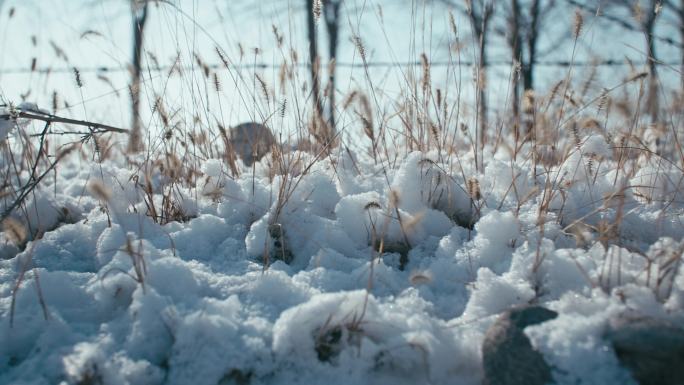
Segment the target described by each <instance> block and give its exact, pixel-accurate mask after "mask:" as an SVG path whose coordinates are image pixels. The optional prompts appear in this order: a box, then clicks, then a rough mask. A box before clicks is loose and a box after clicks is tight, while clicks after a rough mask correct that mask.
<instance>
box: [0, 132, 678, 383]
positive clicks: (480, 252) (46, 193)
mask: <svg viewBox="0 0 684 385" xmlns="http://www.w3.org/2000/svg"><path fill="white" fill-rule="evenodd" d="M608 149H609V147H608V145H607V144H606V141H605V139H604V138H603V137H599V136H592V137H589V138H587V139H586V140H584V141H583V142H582V143H581V145H580V147H579V148H577V149H574V153H573V154H571V155H570V156H569V157H568V159H567V160H566V161H565V163H564V164H563V165H562V166H561V167H558V168H557V169H554V170H551V177H552V178H553V179H552V180H549V181H548V183H549V184H552V185H554V187H555V190H553V191H562V194H560V193H559V194H558V195H557V196H552V197H550V198H549V200H548V201H547V202H548V203H549V207H550V211H549V212H548V215H546V216H544V217H543V218H540V216H539V207H540V205H542V204H544V203H545V202H544V201H542V199H545V198H542V197H541V195H538V194H534V192H535V191H536V189H538V188H539V186H544V185H545V184H546V183H547V181H546V180H545V179H544V177H543V176H536V175H542V174H541V173H537V172H536V170H533V169H531V168H530V165H529V164H519V163H516V162H515V161H513V160H512V159H506V158H503V157H497V158H496V159H489V160H487V162H486V164H485V172H484V173H483V174H477V173H476V172H475V170H472V169H467V170H464V172H463V173H461V172H460V169H459V170H458V171H455V170H457V168H456V167H457V166H456V165H454V164H449V163H445V162H441V161H440V160H439V158H438V157H437V156H434V155H435V154H430V153H419V152H415V153H411V154H408V156H406V157H405V159H404V160H403V161H401V162H399V163H398V164H397V165H396V167H394V168H389V169H388V170H387V172H388V175H387V177H385V176H384V174H383V173H382V172H381V169H379V168H378V166H376V165H375V164H374V162H373V161H372V159H366V158H364V157H363V156H359V155H356V154H352V153H345V154H344V155H342V156H341V157H340V158H339V159H336V163H335V164H331V163H330V161H329V160H325V161H319V162H318V163H316V164H315V165H314V166H313V167H311V168H310V169H309V170H308V172H307V173H306V174H304V175H303V176H301V180H297V183H296V184H295V183H293V179H291V178H284V177H283V176H282V175H275V176H274V175H272V174H271V173H269V170H268V167H267V166H266V165H265V162H267V160H266V159H263V160H262V161H261V162H260V163H257V164H256V165H255V166H254V168H253V170H255V174H251V172H252V167H250V168H249V170H245V171H246V173H245V174H243V175H242V176H241V177H240V178H238V179H232V178H229V177H228V175H227V173H226V172H227V168H226V167H225V165H224V164H223V163H222V161H219V160H207V161H205V162H204V163H203V164H202V166H201V171H202V173H203V175H202V176H201V177H200V178H198V183H197V186H196V187H194V188H192V189H187V188H184V189H178V190H177V191H174V193H173V195H172V197H173V199H174V204H176V205H177V207H178V208H180V209H182V210H183V212H184V213H186V214H187V216H188V218H189V220H188V221H187V222H170V223H167V224H164V225H160V224H157V223H155V222H154V221H153V220H152V219H151V218H150V217H148V216H146V215H144V214H143V213H144V212H145V211H146V206H145V201H144V195H143V193H142V191H141V190H140V189H139V188H136V187H135V185H134V184H132V183H127V181H131V180H135V179H136V178H139V180H144V178H145V175H144V174H142V173H144V172H145V170H140V171H136V172H137V173H138V174H134V171H131V170H129V169H127V168H125V167H121V166H118V165H117V164H116V163H114V162H112V163H105V164H102V165H97V167H92V168H91V167H80V166H79V165H78V164H71V165H69V164H67V163H65V165H64V166H63V167H64V171H63V172H61V173H60V174H59V178H58V180H57V181H56V183H57V186H55V185H53V184H52V183H55V182H54V181H46V185H45V186H44V187H43V188H42V189H41V190H39V191H37V193H36V194H35V197H32V198H31V199H30V200H29V202H28V204H27V215H26V216H25V217H24V216H17V220H22V221H25V224H26V226H27V227H28V228H29V229H30V230H31V231H33V230H34V229H40V230H42V231H45V235H44V236H43V237H42V238H41V239H40V240H36V241H32V242H31V243H30V244H29V245H28V246H27V247H26V249H25V250H24V251H21V252H19V249H17V248H12V247H11V246H10V245H9V244H7V242H3V245H2V246H0V251H2V255H3V256H4V259H2V260H0V315H1V318H0V320H1V321H2V322H1V323H0V341H2V343H1V344H0V383H8V384H9V383H12V384H54V383H60V382H62V383H67V384H68V383H79V382H80V383H83V382H84V381H88V380H91V381H99V382H100V383H102V384H167V383H168V384H187V383H194V384H200V385H201V384H207V385H214V384H220V383H230V381H234V382H240V381H244V380H246V379H248V380H249V381H250V383H252V384H291V383H301V384H309V383H330V384H349V383H359V384H383V383H396V384H415V383H434V384H453V383H458V384H479V383H480V382H481V380H482V369H481V362H480V360H481V358H480V354H481V353H480V345H481V343H482V340H483V337H484V333H485V332H486V330H487V328H488V327H489V326H490V325H491V324H492V323H493V322H494V320H495V319H496V316H497V315H498V314H499V313H501V312H502V311H504V310H506V309H508V308H510V307H511V306H514V305H519V304H525V303H529V302H530V301H532V300H535V301H537V302H539V303H544V304H545V306H547V307H549V308H551V309H553V310H555V311H557V312H558V313H559V316H558V318H556V319H554V320H552V321H549V322H546V323H543V324H540V325H535V326H532V327H529V328H527V329H526V330H525V332H526V334H527V335H528V336H529V337H530V339H531V341H532V344H533V346H535V347H536V348H537V349H538V350H539V351H541V352H542V353H543V354H544V356H545V358H546V359H547V361H548V362H549V363H550V364H551V366H552V367H554V368H555V369H554V372H553V375H554V379H555V380H556V382H557V383H558V384H630V383H633V382H632V381H633V380H632V379H631V377H630V376H629V373H628V372H627V371H626V370H625V369H623V368H621V367H620V366H619V364H618V361H617V358H616V357H615V354H614V352H613V351H612V350H611V349H610V348H609V345H607V343H606V342H605V341H604V339H603V333H604V332H605V330H606V327H607V325H608V324H609V322H610V320H611V319H612V318H614V317H616V316H619V315H620V314H623V313H635V312H636V313H638V314H642V315H646V316H650V317H655V318H661V319H668V320H672V321H676V320H679V321H680V322H681V320H682V315H683V314H682V306H683V305H684V278H683V276H682V274H681V273H680V272H679V271H675V272H674V273H672V274H669V275H667V274H666V275H664V276H662V277H661V278H662V279H661V280H660V281H657V280H654V279H652V278H649V277H654V276H658V274H659V271H661V270H658V269H659V267H663V266H667V264H668V261H670V258H671V257H672V256H673V255H675V254H676V253H680V254H681V252H682V250H684V246H683V243H682V241H681V238H682V228H681V225H680V224H679V223H680V222H681V220H682V219H684V218H683V217H682V216H683V215H684V210H683V209H684V206H682V203H681V199H679V197H678V194H680V193H678V191H681V189H679V187H678V186H679V182H678V180H679V179H681V175H680V174H679V171H676V170H674V171H673V170H672V169H668V168H665V165H657V164H649V165H646V166H645V167H644V168H642V169H641V170H640V171H639V172H638V173H637V174H636V177H635V180H634V181H632V182H631V183H630V184H629V185H628V184H625V185H624V186H626V187H625V189H624V190H623V193H624V196H625V206H624V207H625V208H626V209H625V210H624V211H623V212H622V213H621V214H620V215H622V216H623V218H622V221H623V222H622V226H621V228H620V233H619V234H618V236H619V237H620V239H621V243H622V245H623V247H620V246H617V245H615V244H608V245H603V244H602V243H601V242H593V243H592V244H593V246H591V247H585V245H583V244H582V242H580V240H579V239H580V237H576V236H573V235H571V230H572V229H571V227H572V226H571V225H572V224H573V223H574V222H575V221H576V220H578V219H580V218H581V219H582V220H583V221H584V222H586V223H588V224H590V225H594V226H598V225H599V223H600V222H601V221H610V220H612V219H614V218H615V216H616V215H618V212H617V210H618V209H617V208H608V209H605V210H602V211H600V214H599V211H597V210H596V207H597V205H601V204H602V203H601V202H600V200H597V199H596V197H601V198H603V197H604V196H606V194H610V193H612V192H614V191H616V190H615V189H616V187H615V183H614V182H615V180H616V175H614V174H611V173H610V172H608V171H606V170H609V169H610V167H608V166H607V165H606V164H605V163H609V162H611V161H612V160H611V154H610V151H608ZM599 158H600V159H601V162H603V163H601V162H599V161H598V159H599ZM590 159H591V160H592V162H589V160H590ZM464 164H468V162H464ZM359 171H360V172H359ZM458 175H475V177H476V178H477V180H478V183H479V186H480V189H481V198H480V199H479V200H477V201H474V200H472V199H471V196H470V195H469V193H468V190H467V183H468V182H467V181H466V180H464V179H463V178H462V177H461V176H458ZM149 177H150V182H151V183H152V188H153V192H154V195H155V197H156V198H155V199H157V198H160V196H161V194H162V193H163V192H165V191H164V190H163V189H164V188H165V187H164V184H165V180H164V175H163V174H161V173H156V174H155V173H152V174H150V175H149ZM656 177H657V178H659V179H658V181H656V183H651V182H653V181H652V180H651V179H649V178H656ZM93 179H97V180H98V181H99V183H101V184H102V185H103V186H104V187H105V188H106V189H108V190H109V191H111V193H112V195H113V196H114V197H116V198H115V199H112V200H110V201H109V202H101V201H100V199H99V198H98V197H96V196H92V195H90V194H89V193H88V192H87V191H88V190H87V188H86V187H87V184H88V183H91V182H92V181H93ZM617 179H619V176H618V178H617ZM661 180H662V183H661V182H660V181H661ZM646 184H648V185H651V186H656V187H655V188H653V189H651V190H648V191H645V190H644V188H643V187H641V186H643V185H646ZM511 186H513V187H511ZM630 186H631V187H630ZM281 187H282V188H284V189H285V190H286V191H288V192H291V194H290V195H289V199H288V200H287V202H285V203H284V204H279V202H277V198H276V197H277V194H278V191H279V190H280V189H281ZM55 190H56V191H57V193H56V194H55V192H54V191H55ZM84 191H85V195H84ZM561 195H562V196H561ZM196 197H198V198H199V199H198V200H196V199H195V198H196ZM530 197H531V198H530ZM523 198H525V199H523ZM664 199H672V200H671V201H670V204H669V206H668V209H667V210H666V211H665V210H664V209H663V205H662V200H664ZM397 213H398V215H399V217H400V218H401V220H399V218H398V217H397ZM110 223H111V224H110ZM274 223H277V225H278V226H279V228H280V229H282V231H283V233H282V237H281V239H280V240H276V239H274V235H273V233H272V232H270V231H269V228H270V226H271V225H272V224H274ZM540 223H544V226H543V231H541V228H540V225H539V224H540ZM467 225H472V226H467ZM582 231H584V233H583V234H584V235H586V236H587V237H589V241H591V240H592V239H593V238H592V237H595V236H596V235H595V234H593V233H592V232H591V231H590V229H589V230H587V229H583V230H582ZM380 236H382V237H383V238H384V242H385V245H386V246H387V248H386V250H385V251H386V252H385V253H384V254H383V255H381V256H379V257H378V258H375V259H373V260H372V261H371V256H372V255H373V251H372V250H373V243H374V242H377V241H378V237H380ZM3 237H4V235H3ZM584 241H586V240H584ZM278 242H279V243H278ZM406 243H408V251H407V255H406V257H407V258H408V263H407V265H406V266H405V268H404V270H400V269H399V263H398V261H399V258H400V254H401V250H402V249H401V248H400V247H399V246H400V245H404V244H406ZM127 244H128V245H131V247H132V249H133V251H134V255H131V253H130V250H129V251H128V252H127V249H126V247H127V246H126V245H127ZM276 244H279V245H280V246H281V247H286V248H287V249H288V250H290V251H291V252H292V254H293V260H292V262H291V263H290V264H286V263H284V262H283V261H280V260H277V259H272V260H270V265H269V266H268V269H265V267H264V264H263V261H262V258H263V256H264V255H269V254H270V253H273V250H274V248H275V247H276ZM398 245H399V246H398ZM133 257H135V258H141V259H142V260H143V261H144V263H145V271H144V276H143V277H142V278H143V279H142V280H140V277H139V276H138V273H137V272H136V270H135V269H134V268H133V265H132V263H133V262H132V261H133V259H134V258H133ZM27 261H30V262H31V263H32V266H34V267H35V269H32V270H29V272H28V273H27V277H26V279H25V282H24V283H23V284H22V286H21V288H20V289H19V290H18V292H17V293H16V305H15V314H14V326H13V327H10V324H9V314H10V308H11V303H12V291H13V287H14V285H15V280H16V278H17V275H18V273H19V271H20V269H21V268H22V266H23V265H25V263H27ZM618 263H619V269H618V268H616V266H618V265H617V264H618ZM646 272H648V273H649V274H647V273H646ZM421 274H422V277H423V278H421V279H415V277H416V276H419V275H421ZM36 277H39V278H40V281H39V282H40V286H41V289H42V294H43V297H44V301H45V304H46V309H47V313H48V318H49V319H48V320H47V321H46V320H45V319H44V318H43V311H42V309H41V305H40V302H39V300H38V297H37V294H36V289H35V282H37V281H36V280H35V278H36Z"/></svg>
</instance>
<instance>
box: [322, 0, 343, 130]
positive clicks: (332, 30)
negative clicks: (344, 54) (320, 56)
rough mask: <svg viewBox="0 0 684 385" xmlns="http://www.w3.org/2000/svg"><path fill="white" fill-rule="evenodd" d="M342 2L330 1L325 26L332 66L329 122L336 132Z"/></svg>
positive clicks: (329, 86) (337, 0)
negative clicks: (336, 85) (336, 87)
mask: <svg viewBox="0 0 684 385" xmlns="http://www.w3.org/2000/svg"><path fill="white" fill-rule="evenodd" d="M341 5H342V0H329V1H328V2H327V3H326V6H325V25H326V29H327V31H328V53H329V55H330V65H329V66H328V101H329V103H330V104H329V106H328V121H329V122H330V128H331V129H332V130H333V131H334V130H335V72H336V68H337V66H336V65H335V64H336V62H337V44H338V40H339V37H338V33H339V29H340V6H341Z"/></svg>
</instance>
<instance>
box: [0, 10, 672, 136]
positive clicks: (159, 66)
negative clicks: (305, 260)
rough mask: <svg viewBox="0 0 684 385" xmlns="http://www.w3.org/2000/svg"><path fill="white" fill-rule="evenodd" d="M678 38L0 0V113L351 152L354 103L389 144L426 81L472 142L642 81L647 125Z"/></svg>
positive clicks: (366, 14)
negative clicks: (528, 110) (269, 139)
mask: <svg viewBox="0 0 684 385" xmlns="http://www.w3.org/2000/svg"><path fill="white" fill-rule="evenodd" d="M683 38H684V1H680V0H662V1H656V0H640V1H638V0H621V1H620V0H605V1H601V0H594V1H580V0H496V1H495V0H471V1H460V0H422V1H419V0H265V1H241V0H230V1H225V0H168V1H152V0H150V1H144V0H54V1H38V0H33V1H32V0H14V1H13V0H0V103H5V104H10V103H11V104H15V105H17V104H19V103H21V102H24V101H26V102H31V103H36V104H37V106H38V107H40V108H42V109H45V110H47V111H49V112H51V113H54V114H57V115H60V116H68V117H73V118H78V119H85V120H91V121H98V122H102V123H106V124H110V125H113V126H117V127H124V128H133V127H136V129H139V130H141V132H142V133H143V134H142V135H143V137H144V136H145V135H147V136H148V138H147V139H148V140H149V139H151V137H152V136H154V135H158V134H159V133H160V132H162V131H163V130H169V129H175V130H201V129H203V128H212V127H214V128H215V127H217V126H221V127H231V126H234V125H237V124H239V123H241V122H245V121H256V122H260V123H265V124H267V125H268V126H270V127H271V128H272V129H273V130H274V131H275V132H276V133H278V134H279V135H281V140H283V141H284V140H286V138H287V137H288V136H290V135H293V133H294V132H297V131H298V130H299V129H301V127H302V126H305V125H307V124H310V122H309V121H310V120H311V116H319V117H321V118H322V120H324V121H325V122H326V124H328V125H329V126H331V127H332V128H333V129H336V130H337V131H339V135H340V136H341V137H343V138H346V139H347V140H348V141H349V142H354V140H355V139H356V138H359V139H361V138H363V136H364V134H363V128H364V127H365V126H367V125H368V124H369V123H368V122H364V117H363V116H362V115H363V114H362V113H356V110H358V109H359V108H362V107H358V108H357V107H349V104H353V101H352V99H353V98H354V97H355V96H357V95H358V94H363V95H366V96H365V98H366V103H370V104H371V107H370V108H372V109H373V111H374V112H373V114H369V115H374V116H376V118H377V120H378V121H376V122H375V124H376V125H382V124H385V125H386V126H387V127H386V128H385V129H387V130H392V128H393V126H392V124H393V123H392V121H393V119H395V118H396V116H393V115H399V114H393V113H392V112H393V111H394V112H396V111H398V110H399V108H397V105H398V104H402V103H404V100H406V99H407V98H408V99H410V98H411V97H412V95H413V97H415V95H417V94H420V90H419V89H420V88H421V87H422V86H421V84H426V82H427V84H429V88H430V89H432V90H433V91H431V92H430V94H431V95H432V96H431V99H433V102H434V99H435V95H437V93H439V94H438V95H437V99H440V102H441V100H442V99H443V100H444V102H445V103H446V102H447V101H448V102H449V103H452V104H453V105H457V106H458V107H457V108H458V109H459V114H458V116H459V117H458V119H451V120H450V122H451V123H450V124H451V125H452V126H456V125H458V124H466V125H467V126H468V127H470V129H474V128H473V127H476V126H479V125H482V127H483V131H484V130H485V129H487V128H497V127H510V126H511V125H516V124H519V120H520V114H521V113H522V112H521V111H523V110H524V108H525V106H524V103H525V101H526V99H525V98H526V97H527V98H528V99H529V98H531V97H533V95H535V94H537V95H541V94H543V93H548V92H550V91H553V89H554V87H556V88H558V87H560V86H559V84H560V82H563V81H565V82H567V83H565V84H572V85H573V86H572V87H569V86H567V85H566V86H563V87H561V88H563V89H562V90H561V92H564V93H565V95H564V97H565V98H566V99H567V100H568V102H569V103H573V104H577V105H582V104H583V103H584V102H586V101H589V100H591V99H592V98H599V97H600V95H601V93H602V92H605V89H610V88H611V87H614V86H616V85H618V84H620V83H621V82H623V81H625V80H626V79H629V78H630V77H632V76H635V75H639V74H642V75H643V76H644V77H645V79H647V82H646V83H642V85H641V87H644V86H643V84H646V87H647V88H648V89H647V90H646V91H644V92H643V93H644V95H645V96H644V98H648V103H645V104H648V107H644V108H645V110H644V111H643V112H644V113H643V118H644V119H646V120H647V121H648V120H649V119H650V120H651V121H653V122H655V121H656V120H657V119H658V116H661V117H662V114H664V113H666V111H667V108H669V107H668V106H669V105H671V104H673V103H679V104H681V103H680V101H679V99H677V97H676V96H672V95H678V94H679V93H680V91H681V90H682V86H683V84H684V80H682V79H684V77H683V75H682V68H683V66H684V44H683V43H682V42H683ZM312 58H314V59H312ZM331 63H334V65H331ZM637 88H638V87H637ZM555 91H556V92H558V90H555ZM620 92H624V93H630V92H631V93H632V94H631V97H637V94H638V93H639V91H638V89H635V88H630V87H623V88H621V89H620ZM561 99H562V98H561ZM659 101H660V103H658V102H659ZM528 102H529V100H528ZM668 103H669V104H668ZM362 104H363V103H362ZM160 111H161V112H162V113H159V112H160ZM366 119H367V118H366ZM380 122H382V123H380ZM419 123H420V122H418V124H419ZM617 123H618V124H619V121H617ZM395 124H401V123H395ZM403 124H407V123H406V122H403ZM309 131H311V130H309ZM122 140H123V139H122Z"/></svg>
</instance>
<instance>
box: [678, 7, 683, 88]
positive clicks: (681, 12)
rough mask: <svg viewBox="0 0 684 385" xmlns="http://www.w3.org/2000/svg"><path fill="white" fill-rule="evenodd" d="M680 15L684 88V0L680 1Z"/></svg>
mask: <svg viewBox="0 0 684 385" xmlns="http://www.w3.org/2000/svg"><path fill="white" fill-rule="evenodd" d="M677 14H678V15H679V41H680V42H683V43H682V45H681V46H680V51H681V55H682V64H681V78H682V88H684V0H680V1H679V10H678V11H677Z"/></svg>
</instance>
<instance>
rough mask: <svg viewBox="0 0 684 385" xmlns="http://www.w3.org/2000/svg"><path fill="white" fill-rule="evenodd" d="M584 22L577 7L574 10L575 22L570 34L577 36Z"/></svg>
mask: <svg viewBox="0 0 684 385" xmlns="http://www.w3.org/2000/svg"><path fill="white" fill-rule="evenodd" d="M583 24H584V17H583V16H582V11H580V10H579V9H576V10H575V24H574V29H573V31H572V35H573V37H574V38H575V39H577V38H579V36H580V34H581V33H582V26H583Z"/></svg>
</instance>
